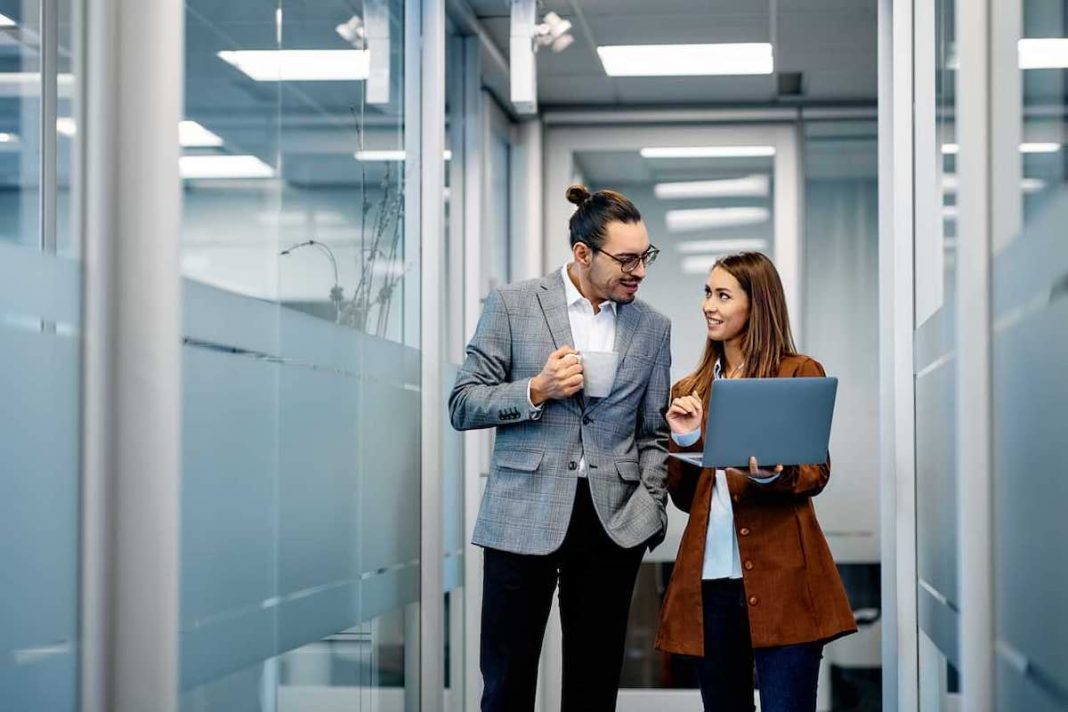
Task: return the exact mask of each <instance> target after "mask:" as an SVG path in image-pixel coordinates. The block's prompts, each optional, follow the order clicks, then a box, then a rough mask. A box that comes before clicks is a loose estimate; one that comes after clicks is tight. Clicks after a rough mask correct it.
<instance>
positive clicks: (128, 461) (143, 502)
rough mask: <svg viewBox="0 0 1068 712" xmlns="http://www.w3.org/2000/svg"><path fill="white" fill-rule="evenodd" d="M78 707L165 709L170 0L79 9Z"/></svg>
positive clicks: (176, 68)
mask: <svg viewBox="0 0 1068 712" xmlns="http://www.w3.org/2000/svg"><path fill="white" fill-rule="evenodd" d="M86 5H87V9H86V23H85V24H86V27H85V28H84V29H85V44H84V47H85V52H86V54H85V60H86V61H85V65H84V66H85V77H84V78H83V87H82V88H83V90H84V98H85V101H84V105H85V107H86V112H85V117H84V119H85V120H84V125H81V126H79V127H78V129H79V131H80V132H84V135H85V140H84V142H83V143H82V144H81V145H82V146H83V150H84V152H85V155H84V157H83V161H82V165H83V166H84V169H85V170H84V176H85V178H84V182H83V183H82V184H81V185H80V186H79V187H78V188H79V190H82V191H84V196H83V198H84V199H83V200H82V201H81V205H82V206H83V212H82V215H81V227H82V230H83V235H84V238H85V244H86V260H85V264H86V287H85V290H86V291H85V312H86V319H85V325H86V331H85V340H86V347H85V405H84V408H85V412H84V421H85V426H84V442H85V457H84V524H83V569H84V575H83V586H84V588H83V639H84V644H85V647H84V651H85V652H84V657H83V665H82V683H83V687H82V709H83V710H92V711H94V712H96V711H99V712H104V711H105V710H106V711H107V712H139V711H140V710H147V709H151V710H161V711H164V712H165V711H166V710H174V709H176V708H177V696H178V575H179V559H178V535H179V519H178V516H179V510H178V504H179V478H180V473H181V469H180V463H179V455H180V445H181V429H180V424H181V419H180V416H181V388H180V385H181V383H180V367H181V350H180V343H181V341H180V337H181V314H180V307H181V291H180V286H179V274H178V244H179V224H180V221H181V209H180V205H181V193H180V190H179V177H178V135H177V131H176V126H177V125H178V121H179V119H180V117H181V108H182V85H183V69H182V51H183V26H184V23H183V15H182V2H181V0H155V1H154V2H150V3H146V2H142V1H141V0H94V2H90V3H86Z"/></svg>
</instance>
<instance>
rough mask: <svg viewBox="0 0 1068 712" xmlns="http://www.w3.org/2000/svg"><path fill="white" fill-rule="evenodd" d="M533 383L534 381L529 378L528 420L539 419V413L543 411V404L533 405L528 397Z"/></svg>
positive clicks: (528, 394)
mask: <svg viewBox="0 0 1068 712" xmlns="http://www.w3.org/2000/svg"><path fill="white" fill-rule="evenodd" d="M533 383H534V379H533V378H531V379H529V380H528V381H527V405H529V406H530V419H531V420H537V419H538V418H540V417H541V412H542V411H543V410H544V409H545V404H544V403H542V404H541V405H534V401H533V400H532V399H531V397H530V386H531V384H533Z"/></svg>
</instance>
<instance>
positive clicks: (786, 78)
mask: <svg viewBox="0 0 1068 712" xmlns="http://www.w3.org/2000/svg"><path fill="white" fill-rule="evenodd" d="M775 78H776V80H777V81H778V84H779V96H801V94H802V93H803V92H802V90H801V72H779V73H778V74H776V75H775Z"/></svg>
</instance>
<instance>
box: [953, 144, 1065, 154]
mask: <svg viewBox="0 0 1068 712" xmlns="http://www.w3.org/2000/svg"><path fill="white" fill-rule="evenodd" d="M1059 150H1061V144H1059V143H1021V144H1020V153H1056V152H1057V151H1059ZM942 153H943V154H944V155H947V156H956V155H957V154H959V153H960V145H959V144H956V143H944V144H942Z"/></svg>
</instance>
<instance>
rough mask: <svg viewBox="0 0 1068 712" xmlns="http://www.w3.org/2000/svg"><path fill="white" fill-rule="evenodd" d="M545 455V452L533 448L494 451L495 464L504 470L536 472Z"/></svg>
mask: <svg viewBox="0 0 1068 712" xmlns="http://www.w3.org/2000/svg"><path fill="white" fill-rule="evenodd" d="M543 456H544V453H541V452H535V451H533V450H502V451H501V452H498V453H494V455H493V466H494V467H495V468H500V469H504V470H519V471H520V472H535V471H536V470H537V469H538V466H539V465H540V464H541V460H542V457H543Z"/></svg>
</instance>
